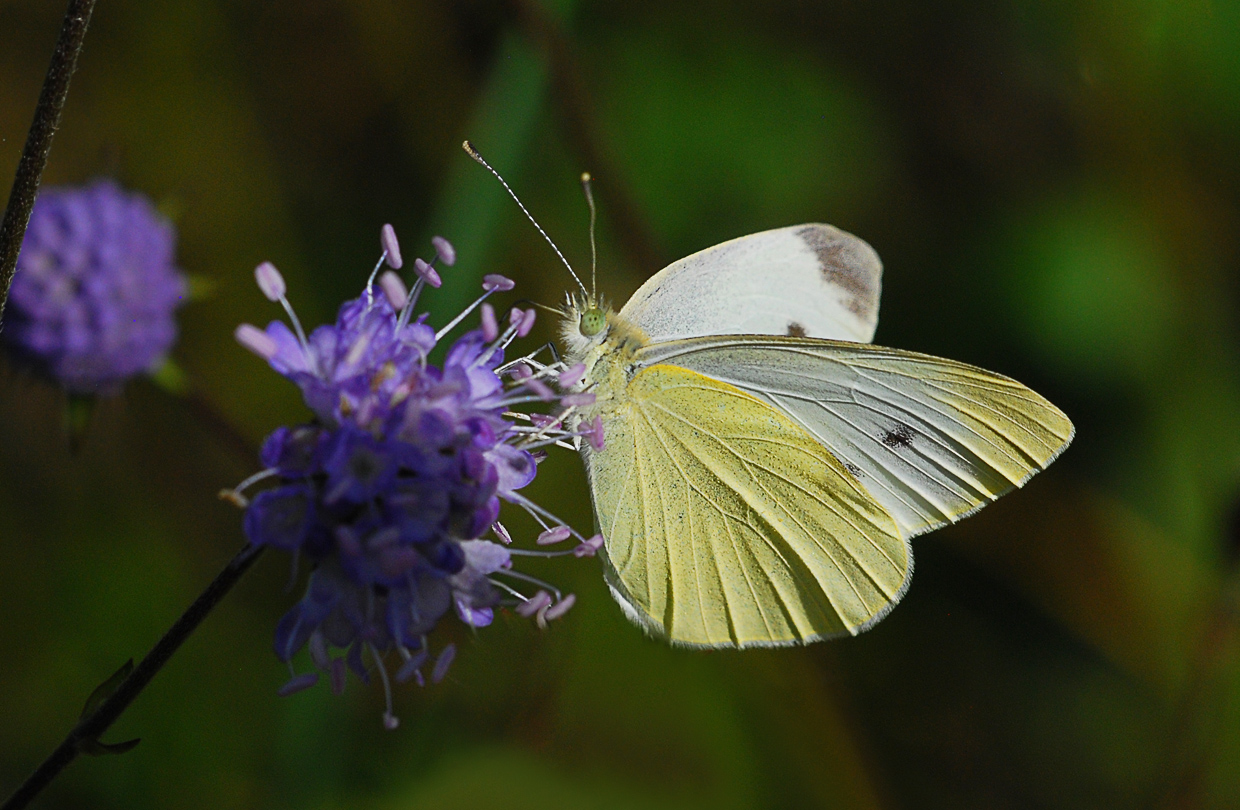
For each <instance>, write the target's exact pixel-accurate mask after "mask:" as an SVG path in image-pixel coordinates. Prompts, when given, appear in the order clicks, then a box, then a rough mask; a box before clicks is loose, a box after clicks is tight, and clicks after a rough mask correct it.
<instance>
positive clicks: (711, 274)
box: [620, 224, 883, 343]
mask: <svg viewBox="0 0 1240 810" xmlns="http://www.w3.org/2000/svg"><path fill="white" fill-rule="evenodd" d="M882 270H883V266H882V263H881V262H880V261H879V259H878V254H877V253H875V252H874V249H873V248H871V247H870V246H869V245H868V244H866V243H865V242H864V241H862V240H861V239H858V238H857V237H855V236H853V235H852V234H850V233H845V232H844V231H841V230H840V229H838V228H834V227H832V226H830V225H819V224H809V225H794V226H792V227H789V228H779V229H777V230H773V231H763V232H762V233H755V234H751V235H750V236H742V237H741V238H739V239H733V240H731V241H729V242H724V243H723V244H720V245H715V246H714V247H712V248H707V249H706V250H702V251H699V252H697V253H694V254H693V255H692V256H687V257H685V258H683V259H681V260H680V261H678V262H675V263H673V264H670V265H668V266H667V267H665V268H664V269H663V270H661V271H659V272H658V273H656V274H655V275H654V276H652V277H651V278H650V279H649V280H648V281H647V282H646V283H645V284H643V285H642V286H641V288H640V289H638V291H637V292H635V293H634V294H633V297H632V298H630V299H629V302H628V303H627V304H625V305H624V309H622V310H621V311H620V315H621V317H623V318H625V319H627V320H629V321H630V322H631V323H633V324H635V325H636V326H639V327H641V329H642V330H643V331H644V332H645V333H646V334H647V335H648V336H649V337H650V340H651V341H654V342H658V341H665V340H675V339H678V338H691V337H699V336H701V335H745V334H748V335H794V336H799V337H806V336H807V337H815V338H828V339H831V340H848V341H859V342H862V343H868V342H869V341H870V339H871V338H872V337H873V336H874V327H875V326H877V324H878V298H879V292H880V288H881V277H882Z"/></svg>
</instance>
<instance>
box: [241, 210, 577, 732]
mask: <svg viewBox="0 0 1240 810" xmlns="http://www.w3.org/2000/svg"><path fill="white" fill-rule="evenodd" d="M382 244H383V250H384V255H385V256H386V257H387V259H388V263H389V265H390V264H391V261H390V259H391V257H392V256H393V255H399V247H398V246H397V244H396V242H395V234H394V233H392V231H391V228H390V226H388V227H385V228H384V230H383V238H382ZM435 246H436V252H437V260H439V259H441V258H442V257H443V256H444V255H445V254H447V255H451V254H452V250H451V245H448V243H447V242H446V241H444V240H438V241H437V242H436V245H435ZM419 262H420V263H421V264H423V265H426V267H427V268H431V265H433V264H434V263H435V262H430V263H427V262H422V261H421V260H418V261H417V262H415V266H417V265H418V263H419ZM379 269H380V268H376V274H377V273H378V270H379ZM431 269H433V268H431ZM260 271H261V272H259V273H258V274H257V277H258V280H259V283H260V286H262V288H263V290H264V293H265V294H268V295H269V297H271V298H272V300H276V301H279V302H280V303H281V304H282V305H283V306H284V308H285V310H286V312H287V313H288V315H289V317H290V320H291V322H292V328H291V329H290V328H289V327H288V326H286V325H285V324H284V323H282V322H278V321H277V322H273V323H271V324H270V325H269V326H268V327H267V328H266V330H259V329H258V328H257V327H253V326H249V325H242V326H241V327H239V328H238V330H237V339H238V341H239V342H241V343H242V345H244V346H246V348H249V349H250V350H251V351H253V352H254V353H255V354H258V355H259V356H260V357H262V358H263V359H265V360H267V362H268V363H269V364H270V365H271V367H272V368H273V369H274V370H275V371H277V372H279V373H280V374H282V375H284V376H285V377H287V378H289V379H290V380H292V381H293V382H294V383H295V384H297V385H298V386H299V387H300V388H301V390H302V394H303V396H304V398H305V401H306V404H307V405H308V406H309V407H310V409H311V410H312V411H313V412H314V414H315V417H316V418H315V421H314V422H311V423H309V424H305V425H300V426H297V427H293V428H288V427H281V428H279V429H277V430H276V431H275V432H274V433H272V434H271V435H270V436H268V437H267V439H266V441H265V442H264V444H263V448H262V452H261V460H262V462H263V464H264V465H265V466H266V469H265V470H264V471H263V472H261V473H259V474H257V475H255V476H252V477H251V478H250V479H249V480H248V481H246V482H244V483H243V484H242V485H241V486H239V487H238V488H237V489H236V490H234V491H233V492H232V493H231V496H232V497H233V499H234V500H237V501H239V502H243V503H245V502H246V500H245V497H244V496H243V495H242V491H243V490H244V489H245V488H246V487H247V486H248V485H249V484H251V483H254V482H257V481H259V480H264V479H273V480H274V481H276V482H278V485H277V486H275V487H273V488H270V489H267V490H264V491H263V492H261V493H259V494H258V495H257V496H255V497H254V498H253V500H252V501H249V502H248V507H247V510H246V514H245V531H246V535H247V536H248V537H249V539H250V542H252V543H254V544H256V545H271V546H275V547H277V548H281V549H284V550H287V551H290V552H292V553H293V554H294V559H295V560H296V559H301V560H305V561H306V562H308V563H310V564H311V566H312V568H313V571H312V573H311V575H310V581H309V585H308V587H307V590H306V593H305V596H304V597H303V598H302V600H301V601H300V602H299V603H298V604H297V605H295V606H294V607H293V608H292V610H290V611H289V612H288V613H287V614H286V615H285V616H284V618H283V619H281V620H280V623H279V625H278V626H277V628H276V635H275V652H276V656H277V657H278V658H279V659H280V660H282V661H285V662H290V673H291V674H292V676H293V677H292V680H291V681H290V682H289V683H288V684H286V687H285V688H284V690H283V691H282V693H283V694H291V693H292V692H294V691H297V690H298V689H300V688H303V687H308V686H310V685H312V684H313V683H314V680H313V679H311V678H308V677H306V676H305V675H300V676H299V675H296V674H295V672H294V671H293V669H292V664H291V660H292V659H293V657H294V656H295V655H296V654H297V653H298V652H299V651H300V650H301V649H302V648H303V647H308V648H309V650H310V658H311V660H312V662H313V663H314V665H315V666H316V667H317V668H319V669H321V670H323V671H325V672H327V673H329V675H330V680H331V683H332V684H333V688H335V689H339V688H340V686H341V685H342V684H343V680H342V678H343V672H344V668H345V667H347V668H348V669H351V670H352V671H353V672H354V673H355V674H356V675H357V676H358V677H360V678H361V679H362V680H363V681H368V680H369V677H370V672H371V671H372V669H373V671H377V672H378V674H379V677H380V680H381V681H382V682H383V685H384V689H385V693H386V694H387V696H388V710H387V712H386V713H385V715H384V723H385V725H386V726H387V727H389V728H394V727H395V726H396V724H397V722H396V718H395V717H394V716H393V714H392V711H391V692H390V681H389V677H388V663H385V661H386V659H387V658H389V657H390V656H392V655H393V654H395V655H396V656H398V657H399V659H400V660H399V661H398V662H397V663H396V671H395V673H394V674H395V677H396V680H398V681H404V680H407V679H410V678H413V679H416V680H417V681H418V682H419V683H422V682H423V681H424V678H423V674H422V671H421V668H422V666H423V665H424V664H425V663H426V662H427V661H429V660H430V658H429V648H428V639H427V636H428V634H429V633H430V632H431V630H432V629H433V628H434V627H435V626H436V624H437V623H438V622H439V621H440V620H441V619H442V618H443V617H444V616H445V615H446V614H448V613H449V612H450V611H451V612H454V613H455V614H456V616H457V617H458V618H459V619H460V620H461V621H462V622H464V623H465V624H467V625H469V626H471V627H475V628H477V627H485V626H487V625H489V624H490V623H491V622H492V621H493V619H494V615H495V609H496V608H497V607H501V606H504V605H509V606H514V607H521V606H526V607H531V606H530V605H529V602H530V600H531V599H532V598H533V596H527V595H525V594H524V593H522V588H528V586H530V585H531V584H532V585H534V586H537V587H540V588H541V589H546V590H550V591H553V592H555V594H556V598H555V600H554V602H553V601H551V600H550V598H549V597H547V596H545V593H544V590H539V591H538V593H543V594H544V596H539V597H538V599H539V601H538V603H537V604H536V605H533V606H532V607H533V608H535V609H533V610H530V611H528V613H529V615H535V616H536V618H537V620H538V622H539V624H540V625H542V624H545V622H546V621H547V619H548V618H555V617H557V616H559V615H562V614H563V613H564V612H565V611H567V609H568V608H569V607H571V605H572V602H573V596H572V594H568V595H564V594H561V593H560V592H559V591H558V590H556V589H555V588H554V587H552V586H550V585H547V584H546V583H542V582H539V581H538V580H535V579H533V578H531V577H529V576H527V575H524V574H520V573H518V572H515V571H513V557H514V556H518V555H533V556H565V555H572V554H573V553H574V549H568V550H565V551H555V552H549V551H539V550H534V549H516V548H509V547H508V546H507V544H508V543H510V542H511V537H510V536H509V535H508V532H507V530H506V529H505V528H504V527H503V525H502V524H500V523H499V522H498V520H497V519H498V517H499V511H500V502H501V500H506V501H509V502H511V503H514V504H517V505H518V506H520V507H522V508H523V509H525V510H526V511H527V512H529V513H530V514H531V515H533V516H534V518H535V519H536V520H537V521H538V522H539V523H540V524H541V525H542V526H543V527H544V528H545V529H547V530H550V531H555V532H556V533H557V536H558V535H563V536H564V538H565V539H567V537H569V536H575V537H576V538H577V540H578V543H577V548H587V549H592V548H593V547H594V544H595V543H596V538H589V539H587V538H584V537H582V536H581V535H580V534H578V533H577V532H575V531H573V530H572V529H570V528H569V527H567V526H565V525H564V523H563V521H561V520H559V519H558V518H556V517H555V516H554V515H551V514H550V513H548V512H547V511H546V510H544V509H542V508H540V507H538V506H537V505H535V504H534V503H532V502H530V501H529V500H527V499H526V498H525V497H524V496H522V495H521V494H520V492H519V491H518V490H520V489H522V488H523V487H525V486H526V485H527V484H529V483H530V482H531V481H532V480H533V479H534V476H535V473H536V472H537V465H536V459H535V456H534V455H533V453H532V451H537V450H539V448H542V447H544V446H547V445H550V444H555V443H556V442H563V441H566V440H569V441H571V440H575V439H576V438H577V434H572V433H568V432H566V431H565V430H563V429H562V428H560V427H558V426H559V425H561V424H562V422H563V417H564V416H566V415H567V414H568V411H569V410H571V408H572V405H571V404H557V405H556V406H555V407H557V408H559V411H558V412H557V413H556V414H554V415H552V416H546V415H540V419H539V420H538V421H535V420H534V419H533V418H532V417H530V416H528V415H523V414H514V413H513V410H512V409H513V408H514V407H517V406H519V405H521V404H522V403H525V402H528V401H531V400H537V399H538V397H531V396H530V393H531V391H532V390H534V384H535V383H537V384H538V385H540V386H542V387H543V388H546V382H543V381H552V382H554V381H555V380H556V379H557V378H558V376H559V375H560V373H561V372H562V370H563V369H562V368H561V366H560V364H558V363H553V364H549V365H540V364H538V363H537V362H535V361H534V360H533V359H532V358H528V357H527V358H523V359H522V361H521V363H520V364H517V363H513V364H509V365H505V364H504V352H505V349H507V348H508V346H509V344H510V343H512V341H513V340H515V339H516V338H517V337H518V333H519V329H520V326H521V322H522V321H523V320H524V319H523V318H518V319H514V320H515V321H516V323H513V324H511V325H510V326H509V327H508V328H507V329H505V330H503V331H502V332H499V331H497V330H498V326H497V325H496V324H494V323H492V325H494V326H495V329H489V330H487V334H484V332H483V330H474V331H470V332H466V333H465V334H464V335H462V336H461V337H460V338H458V339H457V340H455V341H454V342H453V343H452V344H451V345H450V346H449V347H448V349H447V353H446V355H445V358H444V361H443V363H442V365H441V366H434V365H431V364H429V363H428V361H427V356H428V354H429V353H430V351H431V350H432V349H433V348H435V346H436V345H437V344H438V343H439V341H440V340H441V339H442V338H443V337H444V336H445V335H446V334H447V333H448V332H449V331H450V330H451V329H453V328H454V327H455V326H456V325H457V324H459V323H460V322H461V320H462V319H463V317H464V316H465V315H467V314H468V313H470V312H472V311H473V310H474V309H475V308H476V307H477V306H479V305H480V304H481V302H482V300H483V299H485V298H487V297H488V296H489V295H491V294H492V292H495V291H496V290H500V289H504V286H503V285H496V284H488V285H486V286H485V287H484V289H485V290H486V292H485V294H484V295H482V296H481V297H480V298H479V299H478V301H476V302H474V304H472V305H471V306H470V307H468V308H467V309H466V310H465V312H464V313H462V314H461V315H460V316H458V317H457V318H455V319H453V320H452V321H451V322H450V323H449V324H448V325H447V326H445V327H443V328H442V329H440V330H439V332H438V333H437V332H436V331H435V330H434V329H432V328H431V327H430V326H428V325H427V324H426V320H427V316H426V315H421V316H419V317H417V318H414V317H413V308H414V306H415V305H416V302H417V299H418V295H419V294H420V292H421V291H422V289H423V288H424V287H425V286H426V285H427V284H428V283H429V282H428V280H427V279H428V278H430V274H429V273H427V272H426V271H422V272H421V273H420V274H418V276H417V280H416V281H415V282H414V285H413V287H412V288H411V289H409V290H408V294H407V295H404V294H403V292H404V288H403V282H400V283H399V285H398V284H397V282H394V281H393V280H392V279H391V278H388V279H387V281H386V283H385V284H384V285H382V287H383V288H382V289H381V290H378V291H377V290H376V289H375V285H374V284H373V279H374V276H373V275H372V282H371V283H369V284H367V286H366V288H365V290H364V291H363V293H362V295H361V296H359V297H358V298H356V299H354V300H351V301H346V302H345V303H344V305H343V306H341V308H340V311H339V314H338V316H337V319H336V322H335V323H334V324H330V325H326V326H320V327H319V328H317V329H315V330H314V331H313V332H312V333H310V334H309V336H307V335H306V334H305V332H304V331H303V329H302V327H301V325H300V323H299V322H298V321H297V318H296V315H295V314H294V312H293V309H292V307H291V305H289V303H288V299H287V298H286V297H285V288H284V283H283V279H281V278H280V277H279V275H278V271H276V270H275V268H274V267H273V266H271V265H268V264H264V265H261V266H260ZM436 278H437V276H436ZM398 286H399V287H400V290H399V291H400V292H402V295H390V294H387V291H390V290H395V289H397V287H398ZM402 299H403V302H404V306H403V307H402V308H401V309H400V310H396V309H394V308H393V303H392V302H393V300H396V301H398V302H400V301H402ZM492 314H493V313H492ZM493 320H494V319H493V318H492V322H493ZM527 331H528V330H527ZM488 338H489V339H488ZM517 369H520V371H517ZM488 532H491V533H493V535H494V536H495V537H496V538H498V539H499V540H500V542H493V541H491V540H485V539H482V537H483V535H485V534H487V533H488ZM591 553H592V551H591ZM578 556H582V555H578ZM544 600H545V601H546V604H544ZM521 612H523V613H525V612H526V611H521ZM333 650H335V651H339V654H336V653H333ZM454 654H455V653H454V651H452V648H451V647H450V645H449V647H446V648H444V649H443V650H441V652H440V654H439V655H438V656H437V657H436V659H435V664H434V669H433V671H432V673H431V674H432V678H431V680H432V681H436V680H437V679H438V678H442V677H443V675H444V674H445V673H446V671H447V667H448V664H449V663H450V662H451V660H452V657H453V655H454ZM367 658H369V661H370V664H369V666H368V665H367V664H366V659H367Z"/></svg>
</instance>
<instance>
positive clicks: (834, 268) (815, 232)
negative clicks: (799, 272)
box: [797, 225, 878, 318]
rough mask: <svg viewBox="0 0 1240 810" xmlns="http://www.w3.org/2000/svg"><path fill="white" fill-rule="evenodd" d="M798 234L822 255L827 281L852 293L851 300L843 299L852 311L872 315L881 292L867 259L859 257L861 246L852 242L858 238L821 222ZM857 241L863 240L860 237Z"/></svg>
mask: <svg viewBox="0 0 1240 810" xmlns="http://www.w3.org/2000/svg"><path fill="white" fill-rule="evenodd" d="M797 236H799V237H801V239H802V241H804V242H805V244H806V245H808V246H809V248H810V250H812V251H814V253H815V254H816V255H817V256H818V269H819V272H821V273H822V279H823V281H825V282H826V283H827V284H832V285H835V286H837V287H839V288H840V289H842V290H844V291H845V292H846V293H847V294H848V300H847V301H846V302H843V303H844V304H845V306H847V307H848V310H849V311H850V312H852V313H853V314H854V315H856V316H857V317H859V318H866V317H868V315H869V313H871V312H873V311H874V310H875V309H876V308H877V305H878V294H877V290H875V289H874V279H871V278H868V277H867V274H866V273H865V272H864V269H863V268H864V267H865V265H866V262H864V261H860V260H859V257H858V255H857V254H858V250H857V247H858V246H856V245H853V244H850V243H849V241H848V239H849V238H852V239H856V237H850V236H849V235H848V234H845V233H844V232H842V231H838V230H836V229H835V228H824V227H823V226H821V225H806V226H805V227H804V228H801V229H800V230H798V231H797ZM857 241H858V242H861V240H859V239H857ZM861 244H862V245H864V244H865V243H864V242H861ZM867 247H868V246H867Z"/></svg>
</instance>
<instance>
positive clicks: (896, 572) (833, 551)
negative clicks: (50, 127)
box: [587, 365, 912, 647]
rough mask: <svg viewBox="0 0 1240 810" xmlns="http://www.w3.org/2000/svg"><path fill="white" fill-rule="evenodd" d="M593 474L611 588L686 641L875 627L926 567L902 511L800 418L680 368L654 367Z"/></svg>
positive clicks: (813, 635)
mask: <svg viewBox="0 0 1240 810" xmlns="http://www.w3.org/2000/svg"><path fill="white" fill-rule="evenodd" d="M605 427H606V435H607V447H606V449H605V450H604V451H602V452H600V453H588V451H587V456H588V458H587V468H588V470H589V475H590V479H591V485H592V490H593V493H594V500H595V508H596V510H597V513H598V518H599V523H600V526H601V528H602V531H603V534H604V537H605V538H606V559H607V563H608V566H607V567H608V579H609V581H610V583H611V585H612V588H613V590H614V591H615V593H616V595H617V597H618V598H619V600H620V601H621V603H622V605H624V606H625V607H626V610H627V612H628V613H629V614H630V616H631V618H634V619H635V620H637V621H639V622H640V623H641V624H643V625H645V626H646V627H648V628H649V629H651V630H652V631H653V632H655V633H658V634H660V635H664V636H666V637H668V638H669V639H671V640H672V641H673V642H678V643H682V644H689V645H699V646H711V647H728V646H739V647H744V646H763V645H776V644H792V643H797V642H804V641H812V640H815V639H819V638H825V637H828V636H832V635H839V634H843V633H856V632H858V631H860V630H862V629H865V628H866V627H868V626H869V625H870V624H872V623H873V622H875V621H877V620H878V618H880V617H881V616H883V615H885V613H886V612H887V610H889V609H890V608H891V606H892V605H894V603H895V602H896V601H897V600H898V599H899V598H900V596H901V595H902V594H903V589H904V587H905V585H906V584H907V580H908V575H909V574H910V573H911V565H912V561H911V557H910V555H909V549H908V546H907V543H906V542H905V541H904V540H903V539H902V538H901V537H900V534H899V530H898V528H897V526H896V525H895V523H894V521H893V520H892V518H891V516H890V515H888V513H887V512H886V511H885V510H884V509H883V507H882V506H881V505H880V504H879V503H877V502H876V501H875V499H874V498H873V497H871V496H870V494H869V493H868V492H867V491H866V490H865V489H864V488H863V487H861V486H859V485H858V483H857V482H856V480H855V479H854V478H853V477H852V476H850V475H849V474H848V473H846V472H845V471H844V468H843V467H842V466H841V464H840V462H839V461H838V460H837V459H836V458H835V457H834V456H833V455H832V454H831V453H829V452H827V451H826V450H825V449H824V448H823V447H822V446H821V444H819V442H818V441H817V440H815V439H814V438H813V437H812V436H810V435H809V434H807V433H806V432H805V430H803V429H802V428H801V427H800V426H799V425H797V424H796V423H795V422H794V421H793V420H792V419H790V418H788V417H787V416H784V415H783V414H781V413H779V412H778V411H776V410H775V409H774V408H772V407H770V405H768V404H767V403H765V402H762V401H761V400H760V399H758V398H757V397H755V396H753V395H751V394H748V393H745V392H744V391H741V390H739V389H738V388H736V387H734V386H732V385H729V384H727V383H726V382H720V381H719V380H715V379H709V378H708V377H705V376H703V375H702V374H699V373H696V372H694V371H690V370H687V369H684V368H679V367H676V366H669V365H654V366H651V367H649V368H645V369H644V370H642V371H641V372H639V373H638V374H637V375H636V376H635V377H634V378H633V379H632V380H631V381H630V382H629V384H628V385H627V387H626V390H625V391H624V393H623V395H622V396H621V397H618V398H617V405H616V407H615V408H613V409H610V411H609V413H608V415H607V416H606V417H605Z"/></svg>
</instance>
